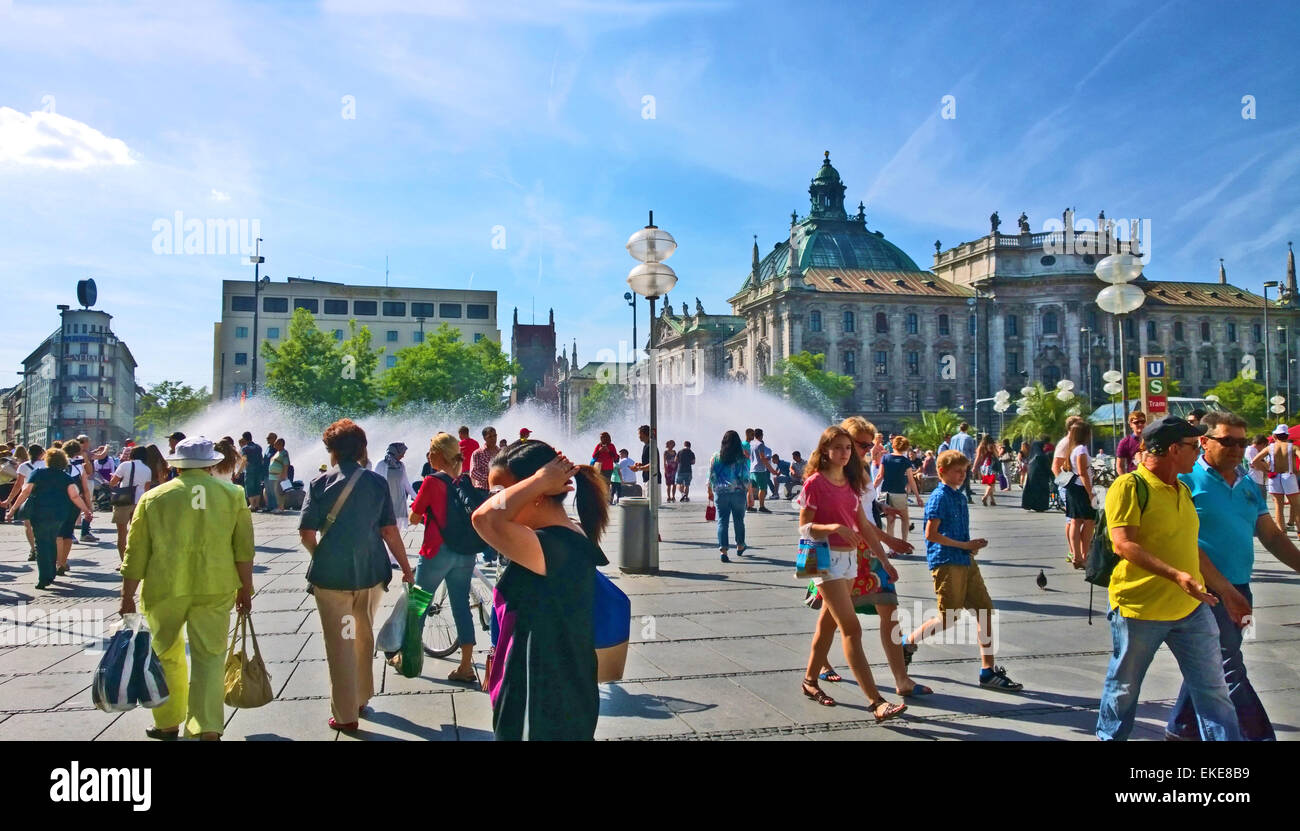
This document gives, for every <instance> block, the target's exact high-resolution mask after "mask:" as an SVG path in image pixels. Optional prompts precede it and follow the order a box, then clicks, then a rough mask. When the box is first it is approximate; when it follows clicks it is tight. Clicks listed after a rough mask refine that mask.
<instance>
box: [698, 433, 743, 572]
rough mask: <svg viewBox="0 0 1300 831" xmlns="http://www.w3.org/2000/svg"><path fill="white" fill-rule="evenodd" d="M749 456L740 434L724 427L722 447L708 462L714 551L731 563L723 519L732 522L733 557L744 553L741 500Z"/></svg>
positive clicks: (725, 522) (723, 560)
mask: <svg viewBox="0 0 1300 831" xmlns="http://www.w3.org/2000/svg"><path fill="white" fill-rule="evenodd" d="M749 486H750V473H749V457H748V456H747V455H746V454H745V449H744V446H743V445H742V444H741V443H740V434H739V433H737V432H736V431H735V430H728V431H727V432H726V433H723V434H722V446H721V447H720V448H718V452H717V453H714V454H713V458H712V459H711V460H710V461H709V487H708V493H709V499H711V500H713V501H714V502H715V503H716V505H717V509H718V550H719V551H721V552H722V557H721V560H722V562H724V563H729V562H731V558H729V557H728V556H727V548H728V540H727V522H728V520H729V519H730V518H734V521H735V524H736V556H737V557H741V556H743V555H744V553H745V547H746V546H745V500H746V498H747V497H748V495H749Z"/></svg>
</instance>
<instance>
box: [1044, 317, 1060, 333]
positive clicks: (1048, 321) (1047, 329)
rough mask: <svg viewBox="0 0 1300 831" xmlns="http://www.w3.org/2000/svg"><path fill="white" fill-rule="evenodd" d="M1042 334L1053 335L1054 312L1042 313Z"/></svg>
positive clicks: (1054, 328)
mask: <svg viewBox="0 0 1300 831" xmlns="http://www.w3.org/2000/svg"><path fill="white" fill-rule="evenodd" d="M1043 334H1044V335H1055V334H1057V331H1056V312H1047V313H1045V314H1044V315H1043Z"/></svg>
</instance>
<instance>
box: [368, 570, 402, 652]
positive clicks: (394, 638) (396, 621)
mask: <svg viewBox="0 0 1300 831" xmlns="http://www.w3.org/2000/svg"><path fill="white" fill-rule="evenodd" d="M409 585H410V583H403V584H402V591H401V592H400V593H399V594H398V595H397V603H395V604H393V611H392V613H391V614H389V616H388V620H386V621H384V625H383V626H381V627H380V628H379V635H378V636H376V637H375V649H377V650H378V651H380V652H401V651H402V636H403V635H404V634H406V605H407V601H408V600H409V598H410V591H409V590H408V589H407V587H408V586H409Z"/></svg>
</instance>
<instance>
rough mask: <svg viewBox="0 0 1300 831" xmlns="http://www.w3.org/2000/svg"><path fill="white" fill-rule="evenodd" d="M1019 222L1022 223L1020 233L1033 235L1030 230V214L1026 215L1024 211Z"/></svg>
mask: <svg viewBox="0 0 1300 831" xmlns="http://www.w3.org/2000/svg"><path fill="white" fill-rule="evenodd" d="M1017 221H1018V222H1019V223H1020V233H1022V234H1030V233H1033V232H1032V231H1030V230H1029V214H1027V213H1025V212H1024V211H1021V212H1020V219H1019V220H1017Z"/></svg>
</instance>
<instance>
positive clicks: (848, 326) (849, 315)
mask: <svg viewBox="0 0 1300 831" xmlns="http://www.w3.org/2000/svg"><path fill="white" fill-rule="evenodd" d="M844 331H845V332H853V331H856V330H855V329H854V328H853V312H845V313H844Z"/></svg>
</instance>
